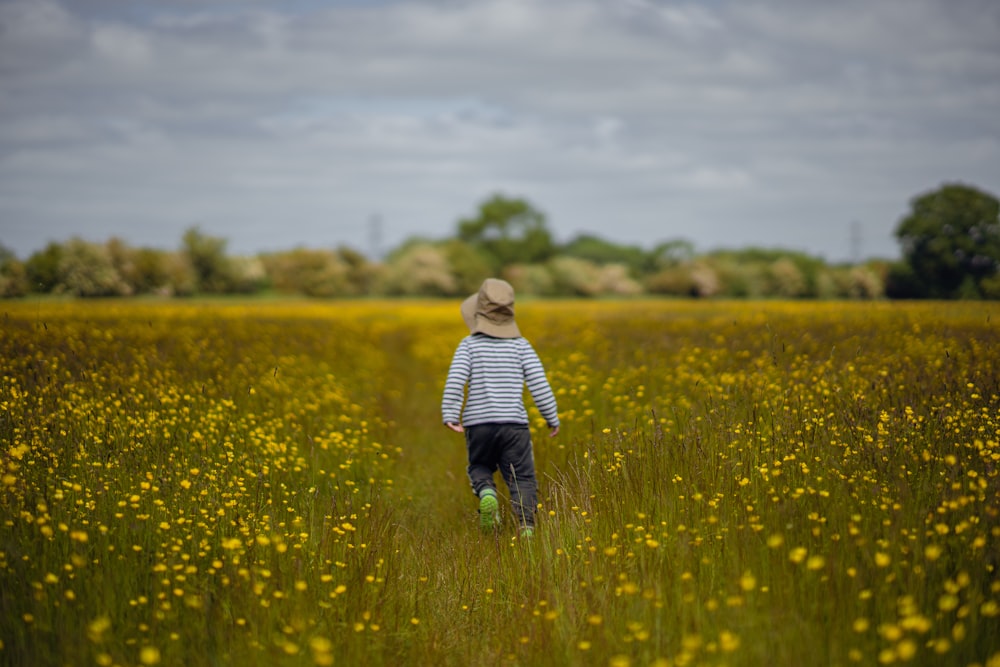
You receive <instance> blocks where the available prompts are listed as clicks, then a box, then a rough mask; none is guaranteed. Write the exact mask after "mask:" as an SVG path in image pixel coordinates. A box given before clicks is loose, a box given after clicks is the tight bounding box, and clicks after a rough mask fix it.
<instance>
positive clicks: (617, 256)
mask: <svg viewBox="0 0 1000 667" xmlns="http://www.w3.org/2000/svg"><path fill="white" fill-rule="evenodd" d="M558 253H559V255H560V256H562V257H576V258H578V259H585V260H587V261H588V262H593V263H594V264H601V265H604V264H620V265H624V266H626V267H628V269H629V272H630V273H631V274H632V275H633V276H636V275H639V274H641V273H643V272H645V271H647V270H649V268H650V266H651V261H650V253H648V252H646V251H645V250H643V249H642V248H640V247H638V246H632V245H619V244H617V243H613V242H611V241H607V240H605V239H602V238H600V237H597V236H594V235H591V234H581V235H579V236H577V237H576V238H574V239H573V240H571V241H570V242H569V243H566V244H565V245H562V246H560V247H559V249H558Z"/></svg>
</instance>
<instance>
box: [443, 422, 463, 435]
mask: <svg viewBox="0 0 1000 667" xmlns="http://www.w3.org/2000/svg"><path fill="white" fill-rule="evenodd" d="M445 426H447V427H448V428H450V429H451V430H452V431H454V432H455V433H465V429H464V428H462V425H461V424H452V423H451V422H448V423H447V424H445Z"/></svg>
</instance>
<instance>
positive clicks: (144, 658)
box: [139, 646, 160, 665]
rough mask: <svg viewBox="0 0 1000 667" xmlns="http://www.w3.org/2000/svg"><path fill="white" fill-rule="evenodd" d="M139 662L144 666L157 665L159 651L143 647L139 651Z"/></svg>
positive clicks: (154, 648)
mask: <svg viewBox="0 0 1000 667" xmlns="http://www.w3.org/2000/svg"><path fill="white" fill-rule="evenodd" d="M139 662H141V663H142V664H144V665H158V664H159V663H160V649H158V648H156V647H155V646H143V647H142V648H141V649H140V650H139Z"/></svg>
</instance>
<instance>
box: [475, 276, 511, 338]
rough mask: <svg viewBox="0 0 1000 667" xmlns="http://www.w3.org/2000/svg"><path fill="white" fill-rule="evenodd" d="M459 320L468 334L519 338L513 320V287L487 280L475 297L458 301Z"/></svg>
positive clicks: (508, 284)
mask: <svg viewBox="0 0 1000 667" xmlns="http://www.w3.org/2000/svg"><path fill="white" fill-rule="evenodd" d="M461 310H462V319H463V320H465V324H466V326H468V327H469V331H470V332H471V333H484V334H486V335H487V336H493V337H494V338H520V336H521V332H520V330H519V329H518V328H517V323H516V322H515V321H514V288H513V287H511V285H510V283H508V282H507V281H506V280H500V279H499V278H487V279H486V280H484V281H483V284H482V286H481V287H480V288H479V291H478V292H477V293H476V294H473V295H472V296H470V297H469V298H468V299H466V300H465V301H463V302H462V308H461Z"/></svg>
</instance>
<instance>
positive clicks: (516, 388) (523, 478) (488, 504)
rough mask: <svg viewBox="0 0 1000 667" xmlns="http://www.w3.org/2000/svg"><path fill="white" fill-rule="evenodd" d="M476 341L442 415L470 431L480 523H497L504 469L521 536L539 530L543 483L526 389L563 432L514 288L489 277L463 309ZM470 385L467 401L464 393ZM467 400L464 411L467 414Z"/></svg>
mask: <svg viewBox="0 0 1000 667" xmlns="http://www.w3.org/2000/svg"><path fill="white" fill-rule="evenodd" d="M461 311H462V317H463V319H464V320H465V323H466V325H468V327H469V331H470V335H469V336H466V337H465V338H463V339H462V342H460V343H459V344H458V349H456V350H455V356H454V357H453V358H452V361H451V368H449V369H448V378H447V380H446V382H445V387H444V397H443V399H442V401H441V414H442V417H443V421H444V424H445V426H447V427H448V428H450V429H451V430H452V431H455V432H456V433H463V432H464V433H465V444H466V447H467V449H468V454H469V467H468V473H469V482H470V483H471V485H472V491H473V492H474V493H475V494H476V496H477V497H478V498H479V525H480V527H481V528H483V529H484V530H492V529H493V528H494V527H495V526H496V525H497V523H498V522H499V512H498V508H499V502H498V500H497V489H496V484H495V482H494V479H493V473H494V472H495V471H496V470H498V469H499V470H500V474H501V475H502V476H503V480H504V482H505V483H506V484H507V488H508V489H509V490H510V497H511V504H512V505H513V509H514V516H515V517H516V519H517V522H518V525H519V527H520V533H521V536H522V537H530V536H531V535H532V534H533V532H534V526H535V506H536V505H537V502H538V500H537V497H538V485H537V482H536V480H535V461H534V456H533V454H532V450H531V432H530V431H529V430H528V413H527V410H526V409H525V407H524V386H525V385H527V386H528V391H529V392H530V393H531V398H532V399H533V400H534V402H535V406H536V407H537V408H538V411H539V412H540V413H541V414H542V417H544V418H545V421H546V423H547V424H548V425H549V428H550V429H551V431H550V433H549V435H550V436H555V435H556V434H558V433H559V415H558V411H557V408H556V399H555V396H554V395H553V393H552V388H551V387H550V386H549V381H548V379H547V378H546V377H545V369H544V368H543V367H542V362H541V361H540V360H539V358H538V355H537V354H536V353H535V350H534V348H533V347H532V346H531V343H529V342H528V341H527V340H526V339H525V338H522V337H521V332H520V331H519V330H518V328H517V323H516V322H514V288H513V287H511V286H510V284H509V283H507V282H506V281H503V280H498V279H496V278H488V279H487V280H486V281H485V282H484V283H483V285H482V287H480V288H479V292H478V293H477V294H473V295H472V296H470V297H469V298H468V299H466V300H465V301H464V302H463V303H462V308H461ZM466 386H468V398H467V399H466V397H465V388H466ZM463 401H464V404H465V406H464V411H463Z"/></svg>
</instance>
